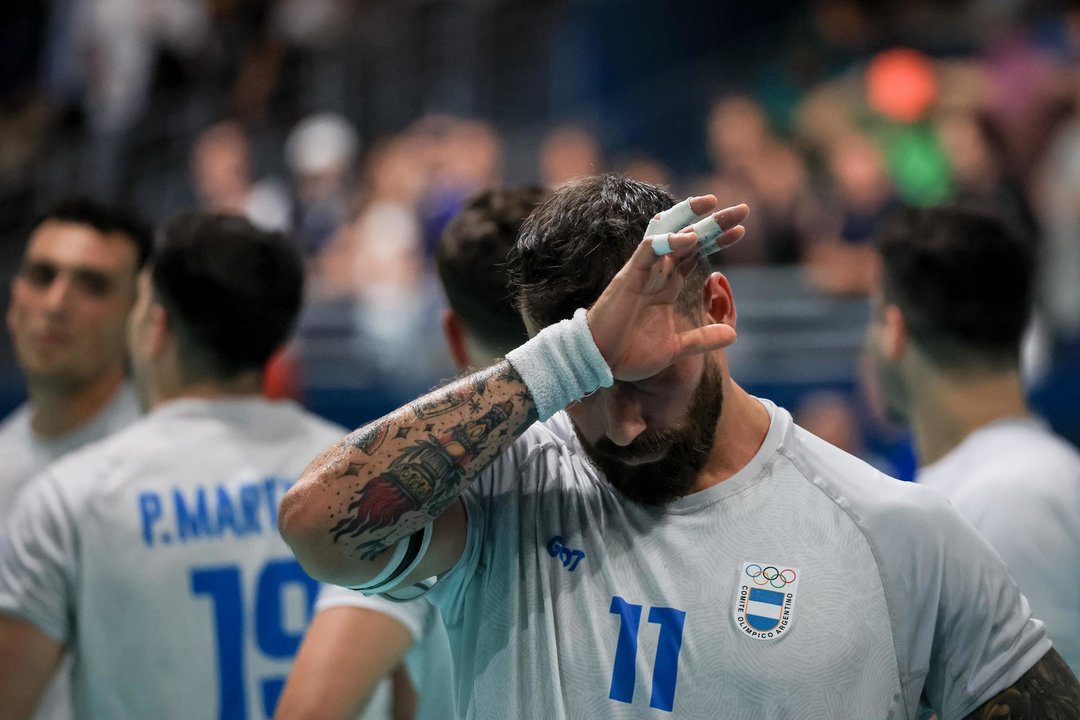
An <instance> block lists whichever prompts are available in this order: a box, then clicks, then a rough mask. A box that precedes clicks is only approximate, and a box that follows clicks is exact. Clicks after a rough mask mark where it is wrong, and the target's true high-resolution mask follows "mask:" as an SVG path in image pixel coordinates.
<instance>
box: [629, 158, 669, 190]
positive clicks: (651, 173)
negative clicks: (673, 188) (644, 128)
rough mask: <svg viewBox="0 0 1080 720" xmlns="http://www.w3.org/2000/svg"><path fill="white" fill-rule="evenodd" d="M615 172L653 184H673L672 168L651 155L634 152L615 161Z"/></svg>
mask: <svg viewBox="0 0 1080 720" xmlns="http://www.w3.org/2000/svg"><path fill="white" fill-rule="evenodd" d="M615 172H616V173H618V174H619V175H625V176H626V177H628V178H633V179H634V180H640V181H641V182H646V183H649V184H651V185H665V186H667V185H671V182H672V176H671V170H670V169H669V168H668V167H667V166H666V165H664V163H662V162H661V161H660V160H657V159H656V158H654V157H651V156H649V155H644V154H639V153H632V154H628V155H625V156H623V157H621V158H619V159H617V160H616V161H615Z"/></svg>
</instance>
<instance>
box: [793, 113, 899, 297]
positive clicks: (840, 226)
mask: <svg viewBox="0 0 1080 720" xmlns="http://www.w3.org/2000/svg"><path fill="white" fill-rule="evenodd" d="M828 168H829V172H830V175H831V178H832V187H833V196H832V207H831V213H832V215H833V216H834V218H833V222H834V227H833V228H832V229H831V231H829V232H828V233H827V234H824V235H823V237H822V238H821V239H820V240H819V241H818V242H817V243H815V245H814V246H813V247H812V248H811V249H810V252H809V254H808V264H807V270H808V272H809V276H810V280H811V281H812V282H813V283H814V285H815V286H817V287H818V288H819V289H820V290H821V291H823V292H826V293H830V294H839V295H862V294H865V293H866V292H867V291H868V290H869V288H870V287H871V284H872V282H873V273H874V267H875V266H874V252H873V248H871V247H870V241H871V240H872V239H873V237H874V235H875V233H877V231H878V229H879V228H880V227H881V224H882V223H883V222H884V220H885V218H887V217H888V216H889V215H891V214H892V213H894V212H895V211H896V210H897V209H899V207H900V206H901V203H900V198H899V197H898V196H897V194H896V190H895V188H894V186H893V184H892V181H891V180H890V179H889V175H888V173H887V171H886V167H885V159H884V156H883V154H882V152H881V150H880V149H879V148H878V146H877V145H876V144H875V143H874V142H873V140H871V139H870V138H869V137H867V136H865V135H861V134H856V133H852V134H850V135H848V136H845V137H843V138H840V139H838V140H836V141H835V142H834V143H833V145H832V147H831V148H829V156H828Z"/></svg>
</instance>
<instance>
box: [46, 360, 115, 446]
mask: <svg viewBox="0 0 1080 720" xmlns="http://www.w3.org/2000/svg"><path fill="white" fill-rule="evenodd" d="M123 383H124V368H123V366H122V365H118V366H117V367H115V368H113V369H111V370H109V371H108V372H106V373H103V374H102V375H101V376H100V377H97V378H95V379H94V380H92V381H90V382H88V383H85V384H81V385H78V386H72V385H70V384H61V383H56V382H54V381H51V380H41V381H35V380H30V382H29V386H28V390H29V395H30V409H31V414H30V427H31V428H32V429H33V431H34V434H35V435H37V436H38V437H42V438H46V439H48V438H56V437H60V436H62V435H66V434H68V433H70V432H72V431H73V430H75V429H77V428H78V427H80V426H82V425H84V424H85V423H87V422H89V421H90V419H91V418H93V417H94V416H95V415H97V414H98V413H99V412H101V410H102V409H104V407H105V406H106V405H108V404H109V402H111V401H112V399H113V396H114V395H115V394H116V392H117V391H118V390H119V389H120V386H121V385H123Z"/></svg>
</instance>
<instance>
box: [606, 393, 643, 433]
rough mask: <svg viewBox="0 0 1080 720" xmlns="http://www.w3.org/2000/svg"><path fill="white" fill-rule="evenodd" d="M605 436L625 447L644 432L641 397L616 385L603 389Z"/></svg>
mask: <svg viewBox="0 0 1080 720" xmlns="http://www.w3.org/2000/svg"><path fill="white" fill-rule="evenodd" d="M600 392H601V393H603V402H604V420H605V423H606V425H607V431H606V433H605V434H606V435H607V437H608V439H609V440H611V442H613V443H615V444H616V445H618V446H619V447H625V446H626V445H629V444H630V443H631V442H633V440H634V438H636V437H637V436H638V435H640V434H641V433H643V432H644V431H645V416H644V415H643V414H642V412H641V397H640V396H639V395H638V394H637V393H635V392H634V391H633V390H631V389H629V388H626V387H620V386H619V385H618V384H616V385H615V387H613V388H610V389H603V390H601V391H600Z"/></svg>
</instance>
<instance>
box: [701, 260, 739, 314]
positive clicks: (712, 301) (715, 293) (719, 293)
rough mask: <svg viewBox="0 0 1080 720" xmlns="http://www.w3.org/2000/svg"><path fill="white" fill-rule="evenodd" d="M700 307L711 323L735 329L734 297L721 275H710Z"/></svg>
mask: <svg viewBox="0 0 1080 720" xmlns="http://www.w3.org/2000/svg"><path fill="white" fill-rule="evenodd" d="M701 300H702V307H703V308H704V310H705V315H706V316H707V317H708V318H709V320H710V321H711V322H713V323H723V324H725V325H730V326H731V327H735V319H736V317H735V316H736V313H735V296H734V295H733V294H732V292H731V284H730V283H729V282H728V279H727V278H726V277H724V274H723V273H718V272H714V273H710V274H709V277H708V278H707V279H706V280H705V287H704V289H703V290H702V296H701Z"/></svg>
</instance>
